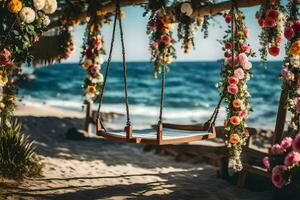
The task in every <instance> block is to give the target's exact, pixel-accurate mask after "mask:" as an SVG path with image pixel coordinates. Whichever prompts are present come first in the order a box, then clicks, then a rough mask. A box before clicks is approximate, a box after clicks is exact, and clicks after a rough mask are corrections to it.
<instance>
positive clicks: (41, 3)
mask: <svg viewBox="0 0 300 200" xmlns="http://www.w3.org/2000/svg"><path fill="white" fill-rule="evenodd" d="M33 5H34V7H35V9H37V10H42V9H43V8H44V7H45V0H33Z"/></svg>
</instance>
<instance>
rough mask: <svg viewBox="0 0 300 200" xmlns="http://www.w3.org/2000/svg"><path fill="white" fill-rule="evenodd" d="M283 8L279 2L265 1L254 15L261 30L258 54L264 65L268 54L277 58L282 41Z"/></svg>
mask: <svg viewBox="0 0 300 200" xmlns="http://www.w3.org/2000/svg"><path fill="white" fill-rule="evenodd" d="M283 13H284V8H283V7H282V6H281V5H280V0H267V1H265V4H263V5H262V6H261V8H260V10H259V11H258V12H257V13H256V19H257V21H258V24H259V26H260V27H261V28H262V32H261V34H260V36H259V37H260V44H261V48H260V50H259V51H260V54H261V59H262V61H263V62H264V63H265V62H266V61H267V56H268V53H269V54H270V55H271V56H278V55H279V53H280V44H281V43H282V39H283V36H282V35H283V28H284V22H285V15H284V14H283Z"/></svg>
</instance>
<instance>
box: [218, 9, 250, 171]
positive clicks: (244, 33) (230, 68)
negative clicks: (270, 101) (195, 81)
mask: <svg viewBox="0 0 300 200" xmlns="http://www.w3.org/2000/svg"><path fill="white" fill-rule="evenodd" d="M234 16H235V18H234V19H232V15H231V13H230V14H227V15H225V22H226V23H231V20H235V24H236V31H235V33H234V35H233V36H232V35H231V34H228V35H226V36H225V39H224V41H223V43H224V47H223V50H224V57H225V58H224V71H223V72H222V81H221V82H220V84H219V86H220V87H221V86H222V87H223V88H226V90H225V91H224V94H223V95H225V99H226V102H227V103H228V104H227V109H226V110H227V119H226V120H225V133H226V135H227V138H228V141H227V142H226V143H227V146H228V149H229V155H230V162H231V164H232V166H233V169H234V170H236V171H239V170H241V169H242V163H241V151H242V148H241V147H242V145H243V144H245V140H246V138H247V137H248V136H249V134H248V131H247V125H246V118H247V116H248V114H249V109H250V105H249V102H248V101H249V100H248V98H249V93H248V91H247V81H248V80H249V78H250V69H251V68H252V64H251V62H250V61H249V58H248V57H249V56H253V55H254V54H253V52H252V50H251V48H250V46H249V44H247V43H246V42H247V38H248V37H249V32H250V31H249V29H248V28H247V27H246V26H245V24H244V14H243V13H242V12H240V11H239V10H237V11H236V13H235V15H234ZM228 28H230V27H228ZM232 37H234V42H233V41H232ZM232 48H234V50H233V51H232Z"/></svg>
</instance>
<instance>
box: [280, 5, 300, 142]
mask: <svg viewBox="0 0 300 200" xmlns="http://www.w3.org/2000/svg"><path fill="white" fill-rule="evenodd" d="M297 5H298V7H299V3H297V2H296V1H292V0H291V1H290V2H289V4H288V8H289V11H290V16H289V18H288V20H287V22H286V26H285V30H284V35H285V37H286V39H287V40H288V43H287V46H286V57H285V59H284V66H283V69H282V71H281V77H282V80H283V89H285V90H287V91H288V102H287V108H288V110H289V112H290V113H291V120H290V123H289V130H288V132H289V135H290V136H292V137H294V136H295V135H296V134H297V133H298V132H299V131H300V125H299V113H300V69H299V66H300V19H299V8H298V7H297Z"/></svg>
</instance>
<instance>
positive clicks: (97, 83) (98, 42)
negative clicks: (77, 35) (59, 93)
mask: <svg viewBox="0 0 300 200" xmlns="http://www.w3.org/2000/svg"><path fill="white" fill-rule="evenodd" d="M101 28H102V22H101V19H100V18H99V17H98V16H94V17H91V18H90V20H89V22H88V25H87V29H86V32H85V41H84V44H83V47H82V58H81V63H82V66H83V68H84V69H85V70H86V72H87V76H86V78H85V80H84V85H83V88H84V93H85V96H86V99H87V100H97V99H98V98H99V95H100V94H101V92H102V84H103V75H102V74H101V72H100V70H101V65H102V64H103V55H104V54H105V50H104V45H103V43H104V41H103V38H102V36H101Z"/></svg>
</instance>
